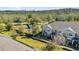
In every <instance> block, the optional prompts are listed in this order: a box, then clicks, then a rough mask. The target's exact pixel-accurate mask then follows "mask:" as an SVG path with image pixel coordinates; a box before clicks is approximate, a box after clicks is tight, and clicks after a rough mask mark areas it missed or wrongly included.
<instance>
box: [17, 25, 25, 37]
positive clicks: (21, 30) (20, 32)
mask: <svg viewBox="0 0 79 59" xmlns="http://www.w3.org/2000/svg"><path fill="white" fill-rule="evenodd" d="M25 30H26V29H25V28H24V26H23V25H21V26H20V27H19V29H18V30H17V33H18V34H19V35H21V36H24V35H25V32H26V31H25Z"/></svg>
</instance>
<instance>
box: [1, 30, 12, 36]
mask: <svg viewBox="0 0 79 59" xmlns="http://www.w3.org/2000/svg"><path fill="white" fill-rule="evenodd" d="M12 33H13V32H12V31H4V32H2V34H4V35H6V36H11V35H12Z"/></svg>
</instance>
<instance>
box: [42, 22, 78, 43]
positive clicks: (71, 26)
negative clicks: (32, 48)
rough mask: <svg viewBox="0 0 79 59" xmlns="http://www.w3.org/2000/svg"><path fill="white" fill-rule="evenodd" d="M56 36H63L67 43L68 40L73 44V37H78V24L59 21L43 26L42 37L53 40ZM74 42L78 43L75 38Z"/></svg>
mask: <svg viewBox="0 0 79 59" xmlns="http://www.w3.org/2000/svg"><path fill="white" fill-rule="evenodd" d="M57 34H58V35H63V36H64V37H65V39H66V40H67V41H68V40H69V41H71V44H73V43H74V41H75V40H76V39H75V37H78V35H79V23H75V22H61V21H60V22H53V23H50V24H45V25H44V27H43V31H42V35H43V36H44V37H46V38H53V37H54V36H55V35H57ZM73 38H74V39H73ZM76 41H79V39H78V38H77V40H76Z"/></svg>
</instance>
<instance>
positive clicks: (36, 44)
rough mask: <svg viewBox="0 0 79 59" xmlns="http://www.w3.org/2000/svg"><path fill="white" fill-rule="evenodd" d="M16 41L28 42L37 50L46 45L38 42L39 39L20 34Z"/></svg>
mask: <svg viewBox="0 0 79 59" xmlns="http://www.w3.org/2000/svg"><path fill="white" fill-rule="evenodd" d="M16 40H18V41H21V42H23V43H24V44H28V45H30V46H32V47H34V48H36V49H38V50H42V48H44V47H45V46H46V43H43V42H40V41H37V40H33V39H31V38H21V37H20V36H19V37H17V39H16Z"/></svg>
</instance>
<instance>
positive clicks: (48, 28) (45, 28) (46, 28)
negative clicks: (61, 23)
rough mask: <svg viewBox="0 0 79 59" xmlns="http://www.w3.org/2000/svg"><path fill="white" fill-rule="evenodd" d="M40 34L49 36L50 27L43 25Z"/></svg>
mask: <svg viewBox="0 0 79 59" xmlns="http://www.w3.org/2000/svg"><path fill="white" fill-rule="evenodd" d="M42 34H43V35H44V36H51V34H52V28H50V27H49V26H44V28H43V32H42Z"/></svg>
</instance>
